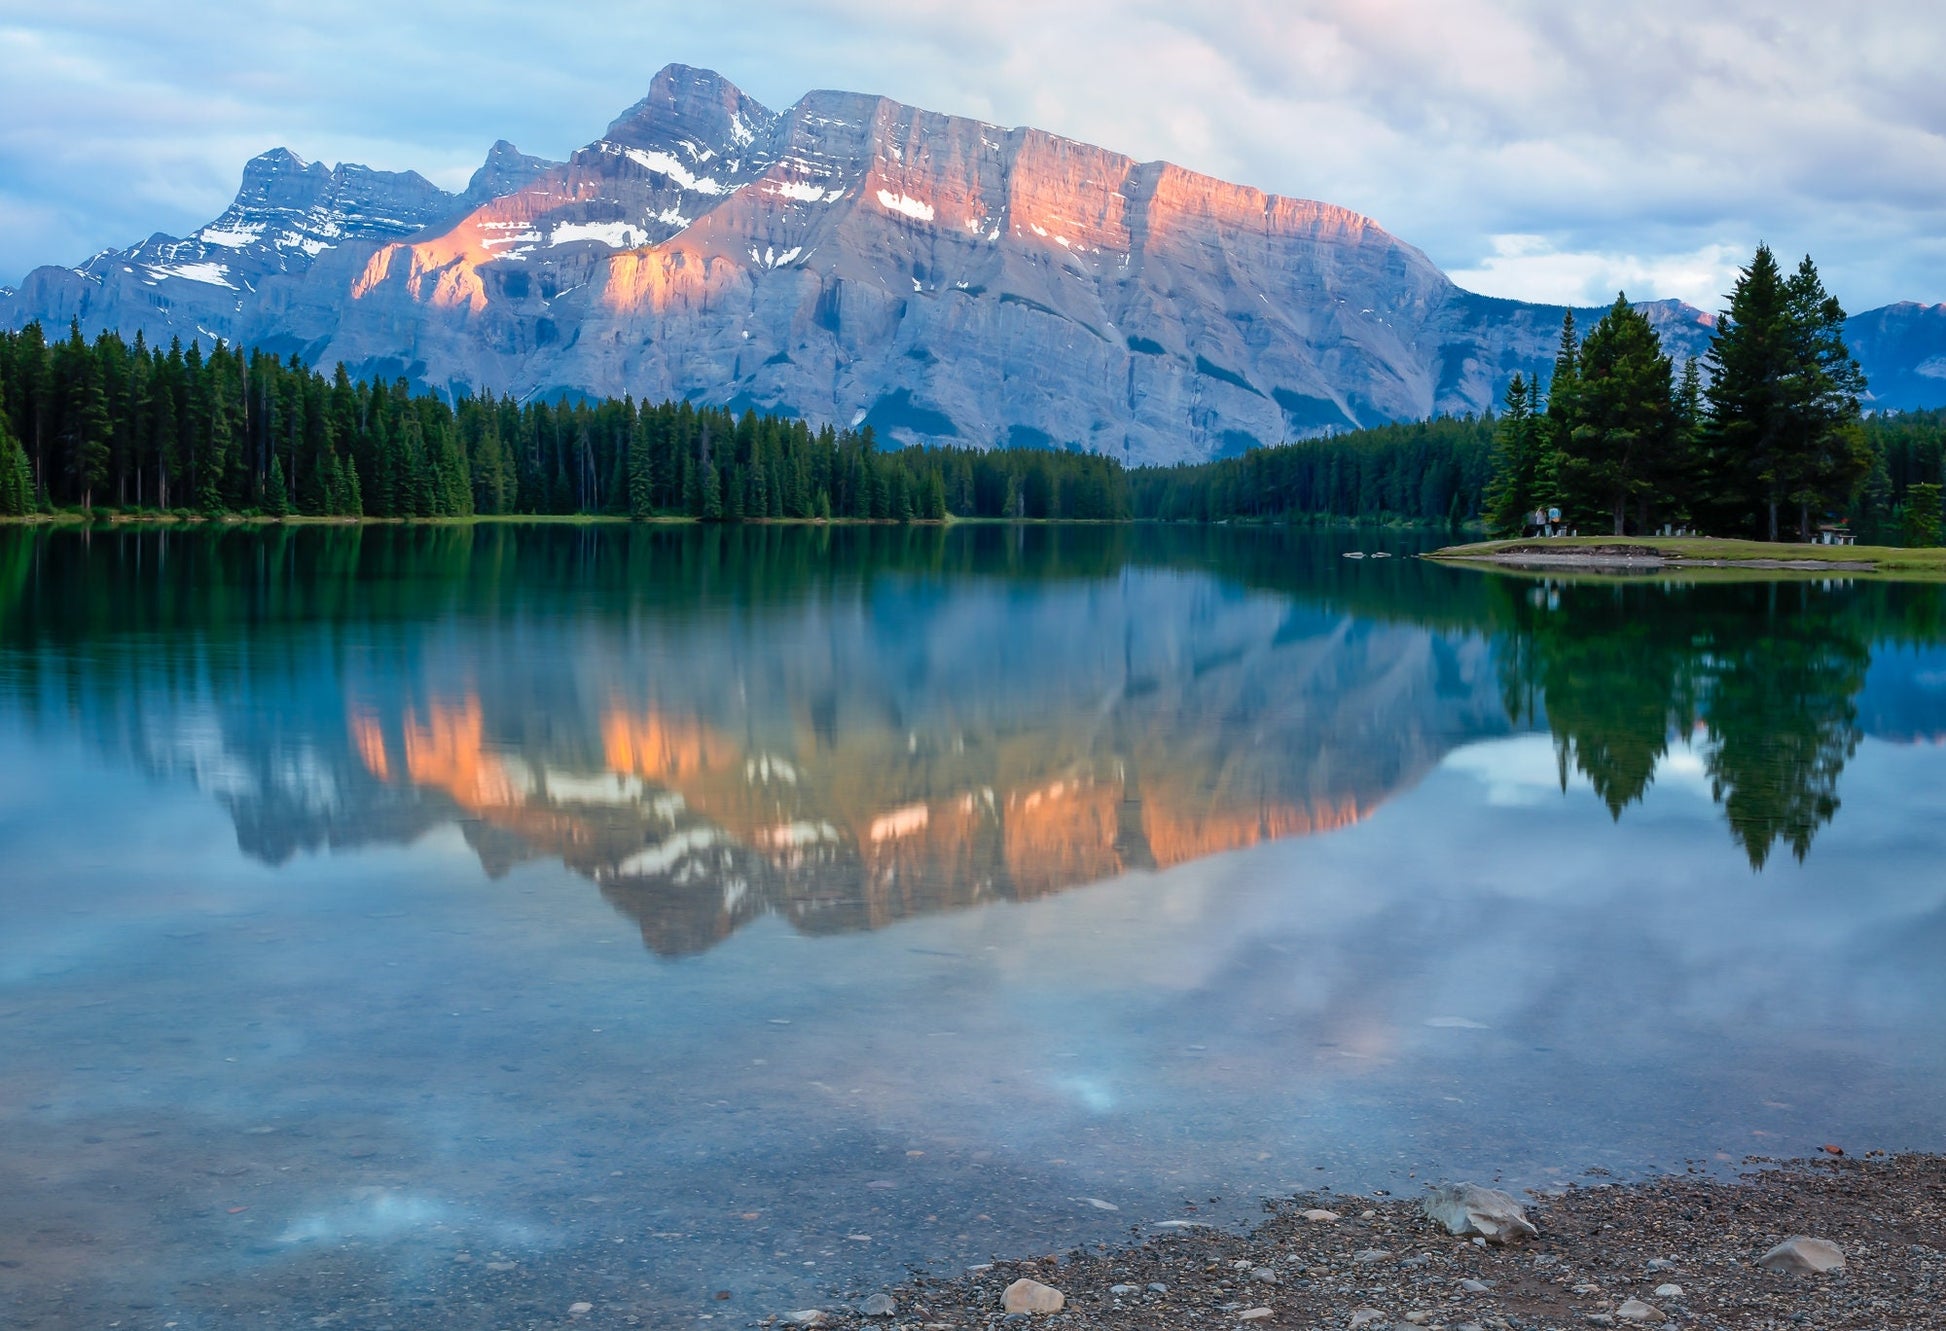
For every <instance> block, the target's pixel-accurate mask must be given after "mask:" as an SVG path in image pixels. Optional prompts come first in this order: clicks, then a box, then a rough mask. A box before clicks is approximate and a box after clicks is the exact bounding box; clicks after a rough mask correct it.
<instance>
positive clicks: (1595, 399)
mask: <svg viewBox="0 0 1946 1331" xmlns="http://www.w3.org/2000/svg"><path fill="white" fill-rule="evenodd" d="M1671 369H1672V367H1671V365H1670V362H1669V357H1668V356H1666V355H1664V354H1663V351H1662V342H1661V340H1660V339H1659V338H1657V337H1656V333H1655V329H1654V328H1652V327H1650V326H1649V321H1648V320H1647V319H1646V318H1644V317H1643V316H1642V315H1641V314H1639V313H1637V312H1636V311H1635V310H1633V309H1631V308H1630V307H1629V303H1628V298H1627V297H1626V296H1620V295H1618V296H1616V297H1615V303H1614V304H1613V305H1612V306H1610V307H1609V310H1608V313H1607V314H1605V315H1603V316H1602V319H1601V322H1600V323H1598V324H1596V325H1595V327H1594V331H1593V332H1591V333H1589V334H1588V340H1587V341H1586V342H1585V343H1583V344H1582V347H1581V357H1580V366H1579V374H1578V376H1577V379H1576V382H1575V391H1574V399H1573V401H1574V406H1573V411H1572V414H1571V416H1570V417H1569V421H1570V424H1569V428H1568V430H1567V432H1566V435H1565V436H1564V440H1563V444H1562V459H1561V485H1562V488H1563V489H1564V490H1565V491H1566V492H1567V494H1568V497H1569V500H1570V502H1571V503H1572V504H1573V506H1574V507H1575V509H1576V511H1578V512H1584V511H1585V512H1601V513H1603V514H1604V515H1605V516H1606V517H1607V518H1608V520H1609V522H1610V524H1611V530H1612V532H1613V534H1614V535H1616V536H1620V535H1623V534H1624V532H1625V531H1626V523H1627V518H1628V511H1629V508H1630V506H1631V504H1640V505H1643V506H1644V507H1646V506H1647V505H1648V504H1649V503H1651V502H1653V500H1654V499H1655V498H1657V497H1658V496H1657V493H1656V488H1655V480H1656V472H1657V469H1658V467H1659V466H1660V464H1661V463H1662V462H1663V460H1664V459H1665V458H1666V456H1667V455H1668V453H1669V451H1670V449H1671V446H1672V443H1673V441H1674V437H1675V424H1676V419H1675V404H1674V401H1673V397H1672V384H1671V378H1670V376H1671Z"/></svg>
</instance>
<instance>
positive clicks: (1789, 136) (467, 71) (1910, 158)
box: [0, 0, 1946, 308]
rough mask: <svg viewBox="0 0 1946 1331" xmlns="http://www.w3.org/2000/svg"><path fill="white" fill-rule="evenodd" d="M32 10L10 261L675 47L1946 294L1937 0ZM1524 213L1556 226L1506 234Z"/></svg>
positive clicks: (1416, 198)
mask: <svg viewBox="0 0 1946 1331" xmlns="http://www.w3.org/2000/svg"><path fill="white" fill-rule="evenodd" d="M13 15H14V16H13V17H10V18H8V17H0V59H4V60H5V61H6V64H7V68H8V69H9V73H10V77H9V79H8V81H7V84H6V87H5V88H4V89H0V217H4V218H6V219H7V222H8V225H7V226H6V227H5V229H4V232H0V274H4V275H8V276H11V275H15V274H17V273H18V272H20V271H22V270H24V269H25V268H26V267H28V266H30V265H31V264H34V263H39V262H48V261H57V260H58V261H64V262H68V261H73V260H75V259H78V258H80V257H81V256H82V255H83V254H85V253H87V252H89V251H90V250H92V249H96V248H100V247H102V246H106V245H110V244H126V243H128V242H129V241H131V240H134V239H137V238H139V237H140V236H142V235H144V234H146V233H147V232H148V231H150V230H152V229H156V228H163V229H168V230H173V231H181V230H184V229H187V228H189V227H192V226H194V225H196V224H198V223H200V222H202V221H204V220H207V219H208V218H209V217H210V216H212V215H214V214H215V213H216V212H217V211H218V210H220V208H221V207H222V206H223V204H224V203H225V202H227V199H228V196H229V194H230V192H231V190H232V189H233V188H234V183H235V179H236V176H237V171H238V169H239V167H240V166H241V164H242V161H243V159H244V158H246V157H247V156H249V155H250V154H251V153H253V152H256V151H259V150H261V149H263V148H266V147H270V146H272V145H275V144H278V143H284V144H287V145H288V146H290V147H292V148H294V149H296V150H297V151H298V152H299V153H301V154H303V155H305V156H307V157H314V158H324V159H326V160H340V159H343V160H362V161H366V162H368V163H369V164H371V165H374V166H380V167H387V168H392V169H402V168H408V167H410V168H415V169H418V170H419V171H421V172H422V173H423V174H425V175H427V176H429V177H431V178H433V179H435V180H437V181H439V182H440V183H442V184H445V185H447V186H448V187H454V186H457V185H459V184H461V183H463V182H464V180H465V178H466V175H467V174H468V172H469V171H470V170H471V168H472V167H473V166H474V165H476V164H477V163H478V161H479V159H480V157H481V156H482V155H483V154H484V152H485V150H486V147H487V145H488V144H490V143H491V142H492V141H493V140H494V139H495V138H499V137H503V136H504V137H507V138H510V139H512V140H514V141H515V142H516V143H519V144H520V145H521V147H523V148H525V149H527V150H528V151H532V152H541V153H546V154H550V155H560V154H563V153H565V152H567V151H569V150H570V149H572V148H574V147H576V146H579V145H580V144H582V143H585V142H587V141H589V140H590V139H592V138H593V137H594V136H595V135H597V134H598V133H599V132H600V130H601V128H602V126H604V125H605V124H606V123H607V121H608V120H609V118H611V117H612V116H613V115H614V114H615V113H616V112H617V111H619V110H620V109H621V108H622V107H624V106H626V105H628V104H629V103H630V102H632V101H633V100H634V99H635V98H636V97H638V96H639V95H640V94H641V92H642V90H643V88H644V87H645V85H646V84H647V82H648V79H649V77H650V75H651V74H652V73H653V72H654V70H655V69H656V68H657V67H659V66H660V65H662V64H663V63H665V62H667V61H670V60H681V61H685V62H688V63H692V64H699V65H708V66H711V67H713V68H716V69H718V70H720V71H721V72H723V73H724V74H725V75H727V76H728V77H730V78H731V79H733V80H735V81H737V82H738V83H739V84H741V85H742V86H744V87H745V88H747V89H748V90H749V91H750V92H751V93H752V94H753V95H755V96H757V97H759V98H760V99H762V100H764V101H766V102H768V103H770V104H771V105H773V106H783V105H786V104H788V103H789V102H791V101H794V100H795V99H796V98H797V97H798V96H800V95H801V94H802V93H803V92H805V91H808V90H810V89H811V88H814V87H841V88H851V89H855V90H862V91H871V92H882V93H884V94H886V95H888V96H892V97H896V98H898V99H900V100H902V101H908V102H913V103H916V104H918V105H922V106H926V107H928V108H931V109H935V110H943V111H949V112H955V113H960V114H970V115H975V116H980V117H982V118H985V119H990V120H995V121H999V122H1002V123H1007V124H1035V125H1038V126H1040V127H1042V128H1046V129H1050V130H1053V131H1055V132H1058V133H1062V134H1066V135H1070V136H1072V137H1075V138H1080V139H1085V140H1088V141H1090V142H1098V143H1101V144H1103V145H1104V146H1107V147H1110V148H1115V149H1118V150H1121V151H1125V152H1128V153H1131V154H1132V155H1135V156H1137V157H1142V158H1151V157H1163V158H1168V159H1170V160H1173V161H1176V162H1180V163H1182V164H1184V165H1186V166H1190V167H1193V168H1195V169H1198V170H1202V171H1207V172H1209V173H1211V174H1215V175H1220V176H1224V177H1226V178H1230V179H1236V180H1240V181H1243V182H1245V183H1248V184H1253V185H1257V186H1260V187H1262V188H1265V189H1268V190H1273V191H1275V192H1278V193H1283V194H1290V195H1298V196H1302V197H1309V198H1321V199H1326V200H1329V201H1331V202H1334V203H1338V204H1342V205H1344V206H1346V207H1350V208H1355V209H1358V210H1359V211H1361V212H1365V213H1367V214H1369V215H1371V216H1373V217H1375V218H1376V219H1378V221H1379V222H1380V223H1381V224H1383V225H1384V226H1386V227H1387V228H1388V229H1389V230H1391V231H1393V232H1394V233H1395V234H1397V235H1399V236H1401V237H1403V238H1405V239H1406V240H1408V241H1410V242H1412V243H1414V244H1416V245H1418V246H1420V247H1421V248H1423V249H1424V250H1426V252H1427V253H1428V254H1429V255H1430V256H1431V257H1432V258H1433V259H1434V261H1435V262H1438V263H1440V264H1441V265H1442V266H1444V267H1447V268H1449V269H1455V270H1459V271H1461V272H1464V273H1466V274H1467V275H1468V280H1469V282H1470V283H1471V284H1473V285H1476V286H1480V287H1481V288H1482V289H1484V290H1487V291H1488V292H1489V294H1496V295H1522V294H1528V293H1531V292H1536V291H1543V290H1546V291H1552V292H1557V293H1564V292H1566V291H1568V290H1569V288H1570V287H1571V286H1573V284H1574V283H1576V282H1579V284H1580V285H1579V287H1575V288H1574V289H1575V290H1577V291H1580V292H1582V293H1583V294H1584V295H1595V294H1599V293H1598V292H1596V291H1595V288H1597V287H1602V286H1607V285H1610V284H1614V283H1615V282H1616V281H1617V280H1618V279H1620V280H1622V281H1625V282H1627V283H1629V284H1631V285H1630V289H1629V294H1630V295H1631V296H1637V295H1639V296H1641V297H1643V298H1652V297H1658V296H1666V295H1681V296H1685V297H1687V298H1691V299H1694V298H1695V295H1696V294H1697V293H1701V294H1703V295H1705V296H1708V295H1710V294H1711V293H1709V292H1708V290H1707V288H1708V286H1709V284H1710V283H1712V282H1715V281H1717V280H1718V278H1719V277H1720V274H1721V271H1722V269H1721V265H1720V263H1719V262H1718V259H1717V257H1716V256H1718V255H1719V254H1728V255H1730V256H1733V257H1747V255H1748V253H1749V251H1750V250H1751V249H1753V248H1754V246H1755V244H1756V242H1757V241H1758V240H1759V239H1766V240H1768V241H1769V242H1770V243H1772V244H1773V245H1774V246H1775V247H1777V248H1778V249H1779V250H1780V251H1781V252H1785V253H1793V254H1794V253H1800V252H1805V251H1809V252H1810V253H1812V254H1814V255H1815V256H1816V257H1817V259H1818V260H1819V263H1820V266H1821V268H1822V269H1823V271H1824V273H1825V276H1826V279H1827V283H1828V284H1829V285H1830V286H1831V287H1832V288H1833V289H1834V290H1835V291H1837V292H1838V293H1839V295H1840V296H1841V298H1843V299H1844V300H1845V301H1846V302H1847V304H1848V306H1850V307H1852V308H1865V307H1868V306H1870V305H1875V304H1879V303H1883V302H1885V301H1889V300H1893V299H1897V298H1902V297H1903V298H1913V299H1925V300H1940V299H1946V276H1942V271H1943V270H1942V268H1941V266H1940V263H1939V260H1940V259H1941V258H1942V257H1946V256H1942V253H1941V250H1942V243H1941V241H1939V240H1938V239H1937V237H1939V236H1940V235H1941V233H1942V231H1946V228H1942V227H1941V225H1940V222H1941V218H1942V213H1943V212H1946V90H1942V87H1941V85H1940V83H1939V81H1938V79H1937V76H1936V70H1937V68H1938V67H1939V64H1940V63H1941V57H1942V55H1946V30H1942V28H1941V26H1940V25H1939V24H1938V23H1937V21H1936V18H1935V15H1934V13H1933V11H1932V8H1931V6H1930V5H1928V4H1923V3H1917V2H1916V0H1887V2H1886V3H1882V4H1877V5H1873V6H1868V7H1849V8H1836V7H1831V6H1824V5H1817V4H1812V3H1808V0H1784V2H1783V3H1773V4H1761V3H1755V2H1754V0H1732V2H1731V3H1726V4H1719V5H1715V6H1711V7H1709V8H1708V10H1707V12H1699V7H1697V6H1695V5H1693V4H1683V3H1678V0H1638V2H1637V3H1633V4H1629V5H1625V6H1561V5H1558V4H1553V3H1547V2H1545V0H1508V2H1506V3H1488V2H1487V0H1356V2H1354V0H1334V2H1332V3H1325V2H1323V0H1236V2H1235V3H1232V4H1229V5H1225V6H1210V7H1191V6H1182V5H1178V4H1173V3H1164V2H1163V0H1071V2H1070V3H1069V4H1066V5H1063V6H1059V7H1053V8H1049V7H1047V6H1045V5H1044V4H1041V3H1038V0H1035V2H1034V3H1029V2H1028V0H988V2H987V3H983V4H979V5H966V4H956V3H945V2H944V0H901V2H900V3H896V4H895V3H893V2H892V0H808V2H799V3H792V4H785V3H782V2H781V0H747V3H746V4H745V5H743V6H741V7H740V8H739V10H738V11H737V15H736V18H735V19H734V20H730V19H726V18H724V17H723V16H722V15H721V13H720V12H719V11H706V10H704V9H702V8H701V7H697V6H692V5H686V4H682V5H679V4H673V3H648V4H642V3H631V4H627V5H621V4H600V3H590V4H585V5H581V6H575V7H572V8H568V9H560V8H552V7H540V6H532V5H527V4H512V3H503V2H502V0H472V2H471V3H465V4H461V3H458V2H457V0H427V3H422V4H418V5H415V6H412V7H411V8H410V9H409V11H405V12H401V7H398V6H391V5H385V6H381V5H379V4H376V3H372V0H338V2H337V3H330V2H328V0H324V2H320V3H311V4H304V5H299V4H295V3H288V2H287V0H273V2H271V3H253V4H248V5H245V4H239V3H227V2H221V0H219V2H217V3H210V4H205V5H199V6H190V7H187V8H183V7H177V8H175V9H171V10H168V11H159V10H151V9H146V8H143V7H139V6H135V5H133V4H127V3H113V4H111V3H103V2H101V0H93V2H91V0H77V2H76V3H73V4H69V5H65V6H63V7H61V8H60V9H58V10H51V11H47V12H45V13H43V12H33V13H31V14H30V13H29V12H28V11H27V9H26V7H24V6H14V7H13ZM1510 237H1536V238H1538V240H1537V241H1535V242H1533V245H1534V248H1533V249H1531V250H1527V249H1523V250H1522V251H1521V252H1518V253H1510V252H1508V251H1507V249H1506V246H1507V244H1508V243H1509V242H1508V238H1510ZM1522 244H1523V245H1524V244H1527V242H1522ZM1663 282H1667V283H1668V284H1669V285H1668V286H1657V285H1654V284H1658V283H1663ZM1495 283H1498V284H1500V285H1498V286H1495V285H1493V284H1495ZM1643 283H1647V284H1650V285H1646V286H1643V287H1642V289H1641V290H1639V291H1638V290H1637V289H1636V285H1639V284H1643ZM1576 298H1581V297H1580V296H1577V297H1576ZM1711 303H1714V302H1713V301H1712V302H1711Z"/></svg>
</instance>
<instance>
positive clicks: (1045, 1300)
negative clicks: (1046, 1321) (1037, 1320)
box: [1000, 1276, 1068, 1313]
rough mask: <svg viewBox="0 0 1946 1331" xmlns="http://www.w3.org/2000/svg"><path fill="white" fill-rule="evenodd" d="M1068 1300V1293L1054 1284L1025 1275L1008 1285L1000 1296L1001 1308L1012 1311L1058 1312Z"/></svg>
mask: <svg viewBox="0 0 1946 1331" xmlns="http://www.w3.org/2000/svg"><path fill="white" fill-rule="evenodd" d="M1067 1302H1068V1298H1067V1295H1065V1294H1063V1293H1061V1291H1060V1290H1058V1289H1056V1288H1054V1286H1052V1285H1043V1284H1042V1283H1041V1282H1040V1281H1038V1280H1029V1279H1027V1278H1026V1277H1025V1276H1022V1277H1021V1278H1020V1279H1019V1280H1016V1281H1014V1283H1013V1284H1011V1285H1009V1286H1007V1289H1006V1292H1005V1293H1004V1294H1002V1295H1001V1296H1000V1307H1001V1309H1002V1310H1003V1311H1005V1312H1010V1313H1058V1312H1060V1311H1061V1309H1062V1308H1064V1307H1066V1306H1067Z"/></svg>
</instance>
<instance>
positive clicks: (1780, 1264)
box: [1757, 1234, 1845, 1276]
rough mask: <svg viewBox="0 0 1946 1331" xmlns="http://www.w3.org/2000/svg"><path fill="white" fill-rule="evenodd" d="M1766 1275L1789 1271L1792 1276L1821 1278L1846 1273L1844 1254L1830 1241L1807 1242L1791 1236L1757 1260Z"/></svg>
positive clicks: (1803, 1238) (1797, 1236)
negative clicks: (1831, 1272)
mask: <svg viewBox="0 0 1946 1331" xmlns="http://www.w3.org/2000/svg"><path fill="white" fill-rule="evenodd" d="M1757 1265H1758V1266H1761V1267H1763V1268H1764V1269H1765V1270H1766V1271H1789V1272H1791V1273H1792V1274H1793V1275H1807V1276H1810V1275H1822V1274H1824V1273H1825V1272H1826V1271H1842V1270H1844V1269H1845V1250H1844V1249H1843V1248H1840V1247H1839V1246H1838V1245H1837V1244H1835V1243H1833V1242H1831V1240H1829V1239H1813V1238H1806V1237H1805V1236H1804V1235H1802V1234H1793V1235H1792V1236H1791V1237H1790V1238H1787V1239H1785V1240H1784V1241H1783V1242H1782V1243H1780V1244H1778V1245H1777V1246H1776V1247H1775V1248H1772V1249H1771V1250H1770V1251H1769V1252H1767V1253H1765V1254H1764V1255H1763V1256H1761V1257H1759V1258H1758V1259H1757Z"/></svg>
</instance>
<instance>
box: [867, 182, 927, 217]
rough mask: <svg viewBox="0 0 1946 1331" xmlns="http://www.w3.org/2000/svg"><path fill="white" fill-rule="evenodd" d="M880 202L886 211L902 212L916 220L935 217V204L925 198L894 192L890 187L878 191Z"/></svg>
mask: <svg viewBox="0 0 1946 1331" xmlns="http://www.w3.org/2000/svg"><path fill="white" fill-rule="evenodd" d="M878 202H879V206H880V207H882V208H884V209H885V211H887V212H890V213H902V214H904V215H905V216H907V217H910V218H912V219H913V220H914V221H916V222H930V221H932V219H933V206H932V205H931V204H929V203H927V202H926V201H925V200H923V199H915V198H912V197H910V196H909V195H905V194H894V193H893V192H892V191H891V190H889V189H882V190H880V191H879V192H878Z"/></svg>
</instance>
